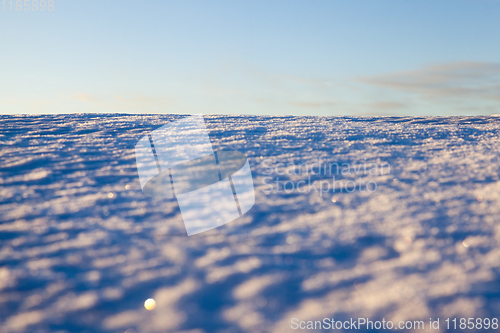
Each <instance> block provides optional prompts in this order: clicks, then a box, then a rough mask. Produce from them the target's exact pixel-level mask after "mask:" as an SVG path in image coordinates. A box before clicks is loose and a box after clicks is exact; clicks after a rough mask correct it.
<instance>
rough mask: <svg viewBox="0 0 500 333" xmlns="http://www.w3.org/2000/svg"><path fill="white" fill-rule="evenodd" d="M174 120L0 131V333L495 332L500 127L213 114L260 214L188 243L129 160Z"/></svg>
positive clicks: (85, 119)
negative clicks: (465, 326) (324, 324)
mask: <svg viewBox="0 0 500 333" xmlns="http://www.w3.org/2000/svg"><path fill="white" fill-rule="evenodd" d="M181 117H182V116H177V115H175V116H174V115H97V114H92V115H54V116H0V121H1V123H0V140H1V141H0V142H1V150H0V154H1V159H0V161H1V164H0V332H72V333H73V332H127V333H129V332H137V333H140V332H290V331H298V330H293V329H292V328H291V320H292V319H293V318H297V319H298V320H301V321H307V320H323V318H334V319H335V320H349V319H350V318H358V317H364V318H369V319H370V320H373V321H375V320H382V319H385V320H392V321H394V322H399V321H401V320H402V321H407V320H411V321H413V320H424V321H425V324H426V326H425V328H426V329H425V330H420V331H422V332H423V331H427V330H428V322H429V318H431V317H432V318H433V319H434V320H435V319H437V318H440V320H441V328H440V329H439V330H433V332H444V331H445V324H444V322H443V321H444V320H445V319H446V318H500V224H499V222H498V221H499V217H500V181H499V171H500V140H499V138H498V137H499V136H498V134H499V129H500V118H498V117H445V118H441V117H440V118H437V117H436V118H434V117H428V118H416V117H387V118H372V117H367V118H358V117H327V118H319V117H318V118H317V117H257V116H205V122H206V126H207V128H208V130H209V134H210V139H211V141H212V144H213V147H214V150H218V149H223V148H230V149H234V150H238V151H241V152H243V153H245V154H246V155H247V156H248V159H249V161H250V165H251V170H252V174H253V181H254V186H255V195H256V202H255V206H254V207H253V208H252V209H251V210H250V211H249V212H248V213H247V214H246V215H244V216H243V217H241V218H239V219H237V220H235V221H233V222H231V223H228V224H226V225H224V226H222V227H219V228H217V229H214V230H211V231H208V232H204V233H201V234H199V235H194V236H191V237H188V236H187V235H186V230H185V228H184V224H183V220H182V217H181V215H180V211H179V208H178V205H177V202H176V201H175V200H173V199H154V198H148V197H146V196H145V195H144V194H143V193H142V191H141V187H140V183H139V179H138V176H137V169H136V163H135V156H134V146H135V144H136V143H137V141H138V140H139V139H140V138H141V137H142V136H143V135H145V134H147V133H148V132H149V131H151V130H154V129H156V128H158V127H160V126H162V125H164V124H166V123H168V122H171V121H173V120H176V119H179V118H181ZM318 161H319V162H318ZM320 163H321V164H320ZM319 164H320V165H321V167H319V168H318V165H319ZM325 166H328V168H325ZM332 166H334V168H333V169H331V167H332ZM367 166H368V168H366V167H367ZM332 170H333V173H332ZM333 176H335V182H337V183H335V184H336V185H337V187H336V188H335V189H333V188H332V187H333V186H332V184H334V183H333V180H332V177H333ZM298 184H301V186H302V185H304V184H305V185H304V186H303V187H296V186H297V185H298ZM353 184H356V185H355V187H353ZM359 184H361V185H359ZM363 184H364V185H363ZM365 185H366V186H365ZM282 186H285V188H282ZM148 298H153V299H155V300H156V308H155V309H154V310H152V311H148V310H146V309H145V308H144V301H145V300H146V299H148ZM474 330H475V329H473V330H468V331H469V332H471V331H474ZM337 331H340V330H337ZM350 331H352V332H355V330H350ZM358 331H366V329H365V330H363V329H359V330H358ZM375 331H377V332H379V331H380V332H381V331H383V330H375ZM450 331H454V330H450ZM456 331H459V330H458V329H457V330H456ZM476 331H483V332H487V331H492V330H485V329H482V330H476Z"/></svg>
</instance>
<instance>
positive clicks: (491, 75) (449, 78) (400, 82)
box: [357, 62, 500, 101]
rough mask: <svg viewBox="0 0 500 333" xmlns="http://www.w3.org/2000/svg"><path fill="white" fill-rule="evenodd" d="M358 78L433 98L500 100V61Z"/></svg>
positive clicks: (462, 63)
mask: <svg viewBox="0 0 500 333" xmlns="http://www.w3.org/2000/svg"><path fill="white" fill-rule="evenodd" d="M357 81H358V82H362V83H365V84H369V85H371V86H376V87H383V88H389V89H393V90H398V91H402V92H407V93H414V94H419V95H422V96H425V97H428V98H433V99H436V98H437V99H439V98H442V99H464V98H465V99H475V98H478V99H487V100H493V101H500V63H482V62H457V63H451V64H442V65H435V66H428V67H424V68H422V69H418V70H413V71H403V72H396V73H391V74H385V75H379V76H372V77H362V78H358V79H357Z"/></svg>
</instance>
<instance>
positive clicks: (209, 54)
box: [0, 0, 500, 116]
mask: <svg viewBox="0 0 500 333" xmlns="http://www.w3.org/2000/svg"><path fill="white" fill-rule="evenodd" d="M25 3H26V4H27V7H25V8H28V6H29V10H22V11H16V1H14V3H13V6H12V10H11V9H10V4H9V0H6V1H5V3H4V2H0V54H1V58H0V114H45V113H81V112H90V113H95V112H102V113H107V112H118V113H174V114H196V113H203V114H250V115H318V116H332V115H350V116H373V115H375V116H386V115H398V116H402V115H416V116H419V115H443V116H447V115H487V114H497V113H500V38H499V34H500V33H499V31H500V20H499V19H498V17H500V1H497V0H468V1H464V0H442V1H435V0H418V1H417V0H414V1H407V0H390V1H388V0H365V1H361V0H345V1H333V0H332V1H324V0H311V1H292V0H288V1H270V0H266V1H260V0H252V1H217V0H214V1H198V0H185V1H184V0H182V1H181V0H177V1H165V0H163V1H137V0H136V1H128V0H121V1H115V0H107V1H95V0H85V1H75V0H66V1H63V0H57V1H53V10H52V11H48V10H47V9H46V10H45V11H41V10H40V8H39V10H37V11H34V10H33V8H32V7H31V6H32V5H33V1H25ZM38 3H40V1H38ZM4 6H5V7H4Z"/></svg>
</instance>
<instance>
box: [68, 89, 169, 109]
mask: <svg viewBox="0 0 500 333" xmlns="http://www.w3.org/2000/svg"><path fill="white" fill-rule="evenodd" d="M68 98H69V99H70V100H73V101H76V102H84V103H89V104H90V105H92V106H93V107H99V108H103V109H110V110H134V112H141V111H140V110H141V109H142V110H147V109H154V110H156V109H158V108H160V109H161V108H166V107H168V106H170V105H171V100H170V99H169V98H165V97H157V96H144V95H130V96H125V95H118V94H115V95H92V94H88V93H77V94H74V95H71V96H68Z"/></svg>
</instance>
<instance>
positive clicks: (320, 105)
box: [290, 101, 339, 108]
mask: <svg viewBox="0 0 500 333" xmlns="http://www.w3.org/2000/svg"><path fill="white" fill-rule="evenodd" d="M338 104H339V103H336V102H321V101H312V102H291V103H290V105H293V106H298V107H301V108H323V107H332V106H336V105H338Z"/></svg>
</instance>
